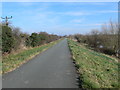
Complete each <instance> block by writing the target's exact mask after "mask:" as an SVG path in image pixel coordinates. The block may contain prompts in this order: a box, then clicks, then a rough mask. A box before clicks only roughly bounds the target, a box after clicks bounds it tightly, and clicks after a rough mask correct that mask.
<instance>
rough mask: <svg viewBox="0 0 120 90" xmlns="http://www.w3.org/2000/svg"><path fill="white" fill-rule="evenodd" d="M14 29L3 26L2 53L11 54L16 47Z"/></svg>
mask: <svg viewBox="0 0 120 90" xmlns="http://www.w3.org/2000/svg"><path fill="white" fill-rule="evenodd" d="M14 42H15V41H14V38H13V36H12V29H11V28H10V27H8V26H2V53H4V52H10V51H11V49H12V48H13V46H14Z"/></svg>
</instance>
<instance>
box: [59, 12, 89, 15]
mask: <svg viewBox="0 0 120 90" xmlns="http://www.w3.org/2000/svg"><path fill="white" fill-rule="evenodd" d="M57 14H61V15H69V16H83V15H89V13H86V12H74V11H73V12H58V13H57Z"/></svg>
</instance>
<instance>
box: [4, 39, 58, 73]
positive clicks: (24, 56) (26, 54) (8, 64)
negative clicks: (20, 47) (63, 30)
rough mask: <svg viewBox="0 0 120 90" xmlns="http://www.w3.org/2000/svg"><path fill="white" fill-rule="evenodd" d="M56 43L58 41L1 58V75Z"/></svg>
mask: <svg viewBox="0 0 120 90" xmlns="http://www.w3.org/2000/svg"><path fill="white" fill-rule="evenodd" d="M58 42H59V40H58V41H55V42H52V43H49V44H46V45H43V46H39V47H35V48H32V49H28V50H24V51H22V52H20V53H18V54H14V55H13V54H10V55H8V56H6V57H3V59H2V73H3V74H4V73H7V72H10V71H12V70H14V69H15V68H17V67H19V66H20V65H21V64H23V63H25V62H26V61H28V60H30V59H31V58H33V57H34V56H35V55H37V54H39V53H40V52H42V51H44V50H46V49H48V48H50V47H51V46H53V45H55V44H56V43H58Z"/></svg>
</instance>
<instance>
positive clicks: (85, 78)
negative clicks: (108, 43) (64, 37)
mask: <svg viewBox="0 0 120 90" xmlns="http://www.w3.org/2000/svg"><path fill="white" fill-rule="evenodd" d="M68 45H69V48H70V51H71V53H72V56H73V60H75V62H76V64H77V67H78V71H79V73H80V78H81V80H82V87H83V88H118V87H120V86H119V83H118V60H116V59H115V58H111V57H109V56H106V55H104V54H102V53H98V52H95V51H92V50H90V49H88V48H86V47H85V46H83V45H80V44H79V43H77V42H75V41H72V40H69V39H68Z"/></svg>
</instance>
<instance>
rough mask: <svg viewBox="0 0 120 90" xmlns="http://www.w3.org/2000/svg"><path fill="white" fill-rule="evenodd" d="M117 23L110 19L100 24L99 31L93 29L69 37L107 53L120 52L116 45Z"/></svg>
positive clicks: (116, 53)
mask: <svg viewBox="0 0 120 90" xmlns="http://www.w3.org/2000/svg"><path fill="white" fill-rule="evenodd" d="M118 30H119V28H118V23H115V22H114V23H113V22H112V21H110V22H109V23H108V24H104V25H102V28H101V31H100V30H97V29H93V30H92V31H91V32H90V33H89V34H86V35H82V34H75V35H70V36H69V37H70V38H72V39H74V40H77V42H79V43H85V44H86V45H87V46H88V47H90V48H91V49H93V50H95V51H98V52H102V53H105V54H109V55H117V56H118V52H119V54H120V51H119V50H120V46H118Z"/></svg>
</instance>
